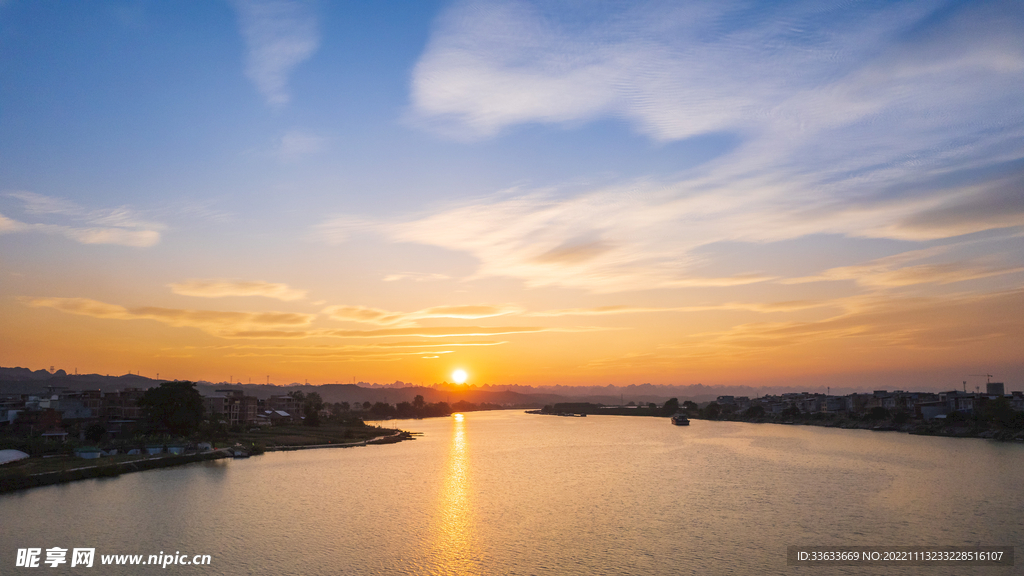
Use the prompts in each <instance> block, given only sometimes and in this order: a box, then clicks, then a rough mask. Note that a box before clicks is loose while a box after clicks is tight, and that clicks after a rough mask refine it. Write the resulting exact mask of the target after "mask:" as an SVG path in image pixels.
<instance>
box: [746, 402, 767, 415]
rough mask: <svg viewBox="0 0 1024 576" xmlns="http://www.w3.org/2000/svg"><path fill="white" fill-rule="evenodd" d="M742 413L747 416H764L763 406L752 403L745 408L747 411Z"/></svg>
mask: <svg viewBox="0 0 1024 576" xmlns="http://www.w3.org/2000/svg"><path fill="white" fill-rule="evenodd" d="M743 415H744V416H746V417H747V418H761V417H762V416H764V406H761V405H760V404H754V405H753V406H751V407H750V408H747V411H746V412H744V413H743Z"/></svg>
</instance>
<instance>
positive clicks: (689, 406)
mask: <svg viewBox="0 0 1024 576" xmlns="http://www.w3.org/2000/svg"><path fill="white" fill-rule="evenodd" d="M698 408H699V407H698V406H697V403H696V402H694V401H693V400H687V401H685V402H683V410H686V411H688V412H689V411H693V410H697V409H698Z"/></svg>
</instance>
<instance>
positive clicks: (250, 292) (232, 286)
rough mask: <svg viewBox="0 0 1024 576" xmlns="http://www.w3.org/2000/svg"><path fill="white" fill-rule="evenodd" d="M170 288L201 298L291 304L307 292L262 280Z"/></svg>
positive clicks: (194, 283) (191, 283)
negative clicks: (257, 298)
mask: <svg viewBox="0 0 1024 576" xmlns="http://www.w3.org/2000/svg"><path fill="white" fill-rule="evenodd" d="M169 286H170V287H171V290H172V291H173V292H174V293H175V294H181V295H183V296H198V297H200V298H222V297H225V296H265V297H267V298H276V299H278V300H284V301H286V302H290V301H293V300H302V299H303V298H305V297H306V291H305V290H297V289H295V288H291V287H289V286H288V285H287V284H275V283H272V282H263V281H261V280H217V279H215V280H187V281H185V282H179V283H176V284H170V285H169Z"/></svg>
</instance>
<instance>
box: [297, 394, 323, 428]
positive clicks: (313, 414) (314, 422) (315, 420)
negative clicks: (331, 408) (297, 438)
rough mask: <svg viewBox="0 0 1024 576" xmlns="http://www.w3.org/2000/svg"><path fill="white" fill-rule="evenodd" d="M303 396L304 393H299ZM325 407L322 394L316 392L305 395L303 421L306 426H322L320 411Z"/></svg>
mask: <svg viewBox="0 0 1024 576" xmlns="http://www.w3.org/2000/svg"><path fill="white" fill-rule="evenodd" d="M298 394H302V392H298ZM323 407H324V400H323V398H321V397H320V394H318V393H316V392H310V393H309V394H306V395H305V398H304V401H303V403H302V415H303V416H305V419H304V420H303V421H302V423H303V424H305V425H306V426H319V425H320V410H322V409H323Z"/></svg>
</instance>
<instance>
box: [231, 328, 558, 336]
mask: <svg viewBox="0 0 1024 576" xmlns="http://www.w3.org/2000/svg"><path fill="white" fill-rule="evenodd" d="M552 331H565V330H556V329H552V328H544V327H540V326H497V327H484V326H448V327H443V328H440V327H435V328H423V327H420V328H384V329H379V330H240V331H237V332H233V333H230V334H223V335H224V336H227V337H234V338H313V337H326V338H391V337H396V336H405V337H409V336H415V337H420V338H458V337H464V336H502V335H507V334H532V333H536V332H552Z"/></svg>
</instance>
